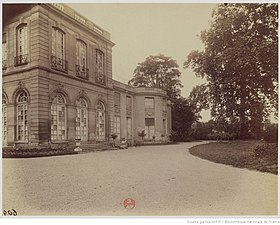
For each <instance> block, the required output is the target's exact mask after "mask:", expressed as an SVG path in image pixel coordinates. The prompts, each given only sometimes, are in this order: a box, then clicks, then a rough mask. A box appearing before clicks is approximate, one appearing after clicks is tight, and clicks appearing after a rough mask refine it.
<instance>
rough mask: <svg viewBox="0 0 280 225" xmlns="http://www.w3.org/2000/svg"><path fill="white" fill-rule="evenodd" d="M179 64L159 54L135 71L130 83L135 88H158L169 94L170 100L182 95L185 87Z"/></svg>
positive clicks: (147, 59)
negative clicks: (181, 92) (181, 89)
mask: <svg viewBox="0 0 280 225" xmlns="http://www.w3.org/2000/svg"><path fill="white" fill-rule="evenodd" d="M180 75H181V72H180V71H179V66H178V64H177V62H176V61H175V60H174V59H172V58H171V57H167V56H164V55H162V54H159V55H157V56H149V57H147V58H146V59H145V61H144V62H142V63H139V64H138V65H137V67H136V69H135V70H134V77H133V78H132V79H131V80H130V81H129V82H128V84H129V85H131V86H134V87H157V88H161V89H163V90H165V91H166V92H167V95H168V97H169V98H170V100H173V99H175V98H177V97H178V96H179V95H180V88H181V87H183V85H182V84H181V81H180V80H179V77H180Z"/></svg>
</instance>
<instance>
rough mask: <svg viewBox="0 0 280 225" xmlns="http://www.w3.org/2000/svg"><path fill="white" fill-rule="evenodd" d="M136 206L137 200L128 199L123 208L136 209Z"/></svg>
mask: <svg viewBox="0 0 280 225" xmlns="http://www.w3.org/2000/svg"><path fill="white" fill-rule="evenodd" d="M135 205H136V204H135V200H133V199H132V198H127V199H125V200H124V201H123V206H124V208H126V209H134V208H135Z"/></svg>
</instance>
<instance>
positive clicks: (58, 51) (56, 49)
mask: <svg viewBox="0 0 280 225" xmlns="http://www.w3.org/2000/svg"><path fill="white" fill-rule="evenodd" d="M67 66H68V65H67V61H65V34H64V32H63V31H62V30H60V29H58V28H56V27H53V29H52V68H53V69H56V70H59V71H63V72H66V71H67Z"/></svg>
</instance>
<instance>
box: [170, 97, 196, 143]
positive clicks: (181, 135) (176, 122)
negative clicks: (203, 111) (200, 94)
mask: <svg viewBox="0 0 280 225" xmlns="http://www.w3.org/2000/svg"><path fill="white" fill-rule="evenodd" d="M171 109H172V131H174V132H173V137H172V139H173V140H175V141H187V138H188V137H189V134H190V130H191V125H192V123H193V122H194V121H195V119H196V117H195V114H194V112H193V111H192V107H191V106H190V105H189V101H188V100H187V99H186V98H183V97H180V98H177V99H174V102H173V105H172V108H171Z"/></svg>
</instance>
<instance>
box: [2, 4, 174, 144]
mask: <svg viewBox="0 0 280 225" xmlns="http://www.w3.org/2000/svg"><path fill="white" fill-rule="evenodd" d="M113 46H114V43H113V42H112V41H111V39H110V33H108V32H107V31H105V30H104V29H102V28H101V27H99V26H97V25H96V24H94V23H93V22H91V21H89V20H88V19H87V18H85V17H84V16H82V15H80V14H79V13H77V12H76V11H74V10H73V9H72V8H70V7H68V6H67V5H65V4H3V33H2V53H3V54H2V77H3V79H2V82H3V86H2V121H3V124H2V136H3V137H2V141H3V146H14V145H20V144H24V145H33V144H34V145H44V144H49V143H75V141H77V140H81V141H82V142H85V143H99V142H100V143H108V142H109V141H111V138H110V136H111V134H113V133H116V134H117V135H118V139H120V138H126V139H127V140H128V142H130V143H131V144H133V143H134V142H135V141H136V140H140V139H141V138H140V137H139V136H138V131H142V130H145V133H146V136H145V139H153V138H155V139H156V140H160V139H161V140H162V139H165V140H167V138H165V137H168V135H169V134H170V129H171V109H170V104H169V101H168V100H167V96H166V93H165V92H164V91H163V90H160V89H157V88H144V87H141V88H140V87H137V88H135V87H130V86H128V85H126V84H123V83H120V82H118V81H115V80H113V79H112V73H113V72H112V48H113ZM163 135H164V136H165V137H164V136H163ZM154 136H155V137H154Z"/></svg>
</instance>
